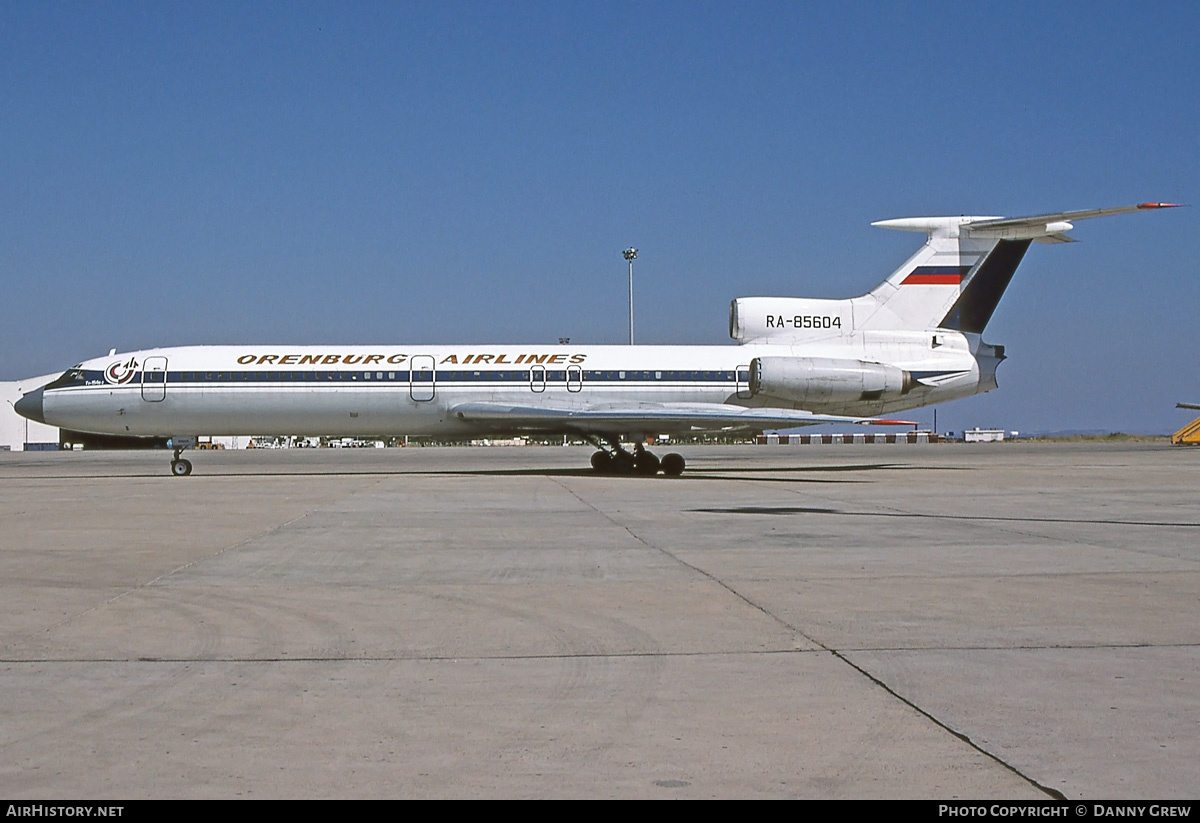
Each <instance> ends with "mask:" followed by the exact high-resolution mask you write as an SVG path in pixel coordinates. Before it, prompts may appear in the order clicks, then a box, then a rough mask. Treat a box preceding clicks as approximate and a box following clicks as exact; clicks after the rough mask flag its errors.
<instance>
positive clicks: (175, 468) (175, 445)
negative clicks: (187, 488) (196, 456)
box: [167, 436, 196, 477]
mask: <svg viewBox="0 0 1200 823" xmlns="http://www.w3.org/2000/svg"><path fill="white" fill-rule="evenodd" d="M167 445H168V446H169V447H171V448H172V449H174V450H175V456H174V457H172V458H171V474H173V475H175V476H176V477H187V476H188V475H189V474H191V473H192V461H190V460H184V459H183V458H182V457H180V456H179V455H181V454H183V450H184V449H190V448H192V447H193V446H195V445H196V438H195V437H190V436H180V437H172V438H171V439H170V440H168V441H167Z"/></svg>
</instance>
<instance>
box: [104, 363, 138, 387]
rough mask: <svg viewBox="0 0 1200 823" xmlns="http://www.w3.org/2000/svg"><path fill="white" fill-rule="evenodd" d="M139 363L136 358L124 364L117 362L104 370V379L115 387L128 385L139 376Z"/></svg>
mask: <svg viewBox="0 0 1200 823" xmlns="http://www.w3.org/2000/svg"><path fill="white" fill-rule="evenodd" d="M137 370H138V361H137V359H136V358H133V357H131V358H129V359H128V360H126V361H125V362H124V363H122V362H121V361H119V360H118V361H117V362H116V363H113V364H112V365H111V366H109V367H108V368H107V369H105V370H104V379H105V380H107V381H108V382H109V383H112V384H113V385H116V386H120V385H124V384H125V383H128V382H129V381H130V380H132V379H133V377H134V375H135V374H137Z"/></svg>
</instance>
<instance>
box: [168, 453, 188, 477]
mask: <svg viewBox="0 0 1200 823" xmlns="http://www.w3.org/2000/svg"><path fill="white" fill-rule="evenodd" d="M182 452H183V449H176V450H175V457H173V458H172V459H171V474H173V475H175V476H176V477H187V476H188V475H189V474H191V473H192V461H190V460H183V459H181V458H180V457H179V455H180V454H181V453H182Z"/></svg>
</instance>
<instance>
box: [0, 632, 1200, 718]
mask: <svg viewBox="0 0 1200 823" xmlns="http://www.w3.org/2000/svg"><path fill="white" fill-rule="evenodd" d="M812 642H813V643H814V645H816V646H818V648H812V649H796V648H791V647H789V648H778V649H728V650H725V651H691V652H688V651H680V652H661V651H660V652H563V653H560V654H473V655H464V654H442V655H429V654H394V655H379V654H367V655H328V656H323V657H314V656H312V655H298V656H296V657H28V658H26V657H0V665H14V666H15V665H79V664H90V663H244V664H251V663H420V662H459V661H461V662H481V661H489V660H497V661H501V660H605V659H611V660H637V659H639V658H645V659H656V658H664V659H665V658H704V657H767V656H772V655H790V654H827V655H830V656H832V657H837V658H839V659H844V655H847V654H877V653H895V654H904V653H908V652H913V653H927V652H1028V651H1033V652H1037V651H1051V652H1064V651H1093V650H1097V649H1109V650H1118V651H1119V650H1122V649H1194V648H1200V643H1162V644H1148V643H1136V644H1112V645H1074V646H894V647H888V646H855V647H852V648H842V649H834V648H830V647H829V646H825V645H822V644H820V643H819V642H818V641H816V640H814V641H812ZM847 662H848V661H847ZM850 665H851V666H853V665H854V664H852V663H851V664H850ZM855 668H857V666H855ZM868 676H869V675H868ZM914 708H916V707H914Z"/></svg>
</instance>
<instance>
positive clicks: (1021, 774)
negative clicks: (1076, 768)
mask: <svg viewBox="0 0 1200 823" xmlns="http://www.w3.org/2000/svg"><path fill="white" fill-rule="evenodd" d="M829 651H830V653H831V654H833V656H834V657H836V658H838V659H839V660H841V661H842V662H843V663H845V664H846V665H847V666H849V667H850V668H852V669H854V670H855V671H856V672H858V673H859V674H861V675H862V676H863V677H865V678H867V679H868V680H870V681H871V682H872V683H874V684H875V685H876V686H877V687H879V688H880V689H882V690H883V691H885V692H887V693H888V694H890V695H891V696H892V697H894V698H896V699H897V700H899V701H900V702H901V703H903V704H904V705H906V706H908V707H909V708H910V709H912V710H913V711H915V712H917V713H918V714H920V715H921V716H922V717H925V718H926V719H928V720H929V722H931V723H933V724H934V725H935V726H937V727H938V728H940V729H943V730H944V731H946V732H948V733H949V734H951V735H953V736H954V737H956V738H958V739H959V740H961V741H962V742H963V743H966V744H967V745H968V746H970V747H971V748H972V749H974V750H975V751H977V752H979V753H980V754H982V755H983V756H984V757H987V758H989V759H991V760H992V761H994V762H995V763H997V764H999V765H1000V766H1001V767H1003V768H1005V769H1008V770H1009V771H1010V772H1012V773H1013V774H1015V775H1016V776H1017V777H1019V778H1021V779H1022V780H1024V781H1026V782H1028V783H1029V785H1031V786H1033V787H1034V788H1035V789H1037V790H1038V791H1041V792H1045V793H1046V794H1047V795H1049V796H1050V797H1052V798H1054V799H1055V800H1061V801H1064V802H1065V801H1066V800H1067V797H1066V795H1064V794H1063V793H1062V792H1060V791H1059V790H1058V789H1052V788H1051V787H1049V786H1045V785H1043V784H1041V783H1039V782H1038V781H1036V780H1034V779H1033V778H1032V777H1030V776H1029V775H1027V774H1025V773H1024V772H1023V771H1021V770H1020V769H1018V768H1017V767H1016V766H1014V765H1013V764H1011V763H1009V762H1008V761H1006V760H1004V759H1003V758H1001V757H1000V756H999V755H996V754H993V753H992V752H990V751H988V750H987V749H985V748H984V747H983V746H981V745H979V744H978V743H976V742H975V741H974V740H972V739H971V737H970V736H969V735H967V734H964V733H963V732H960V731H958V730H957V729H955V728H953V727H951V726H950V725H949V724H948V723H946V722H944V721H942V720H939V719H938V718H937V717H935V716H934V715H933V714H932V713H930V712H928V711H926V710H925V709H922V708H921V707H920V706H918V705H917V704H916V703H914V702H913V701H911V700H909V699H908V698H907V697H905V696H904V695H902V694H900V693H899V692H897V691H896V690H895V689H893V688H892V687H891V686H889V685H888V684H887V683H885V682H883V681H882V680H881V679H879V678H878V677H876V676H875V675H873V674H871V673H870V672H869V671H867V670H866V669H865V668H863V667H862V666H859V665H858V664H857V663H855V662H854V661H853V660H850V659H849V658H848V657H846V655H844V654H842V653H841V652H840V651H838V650H837V649H830V650H829Z"/></svg>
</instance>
